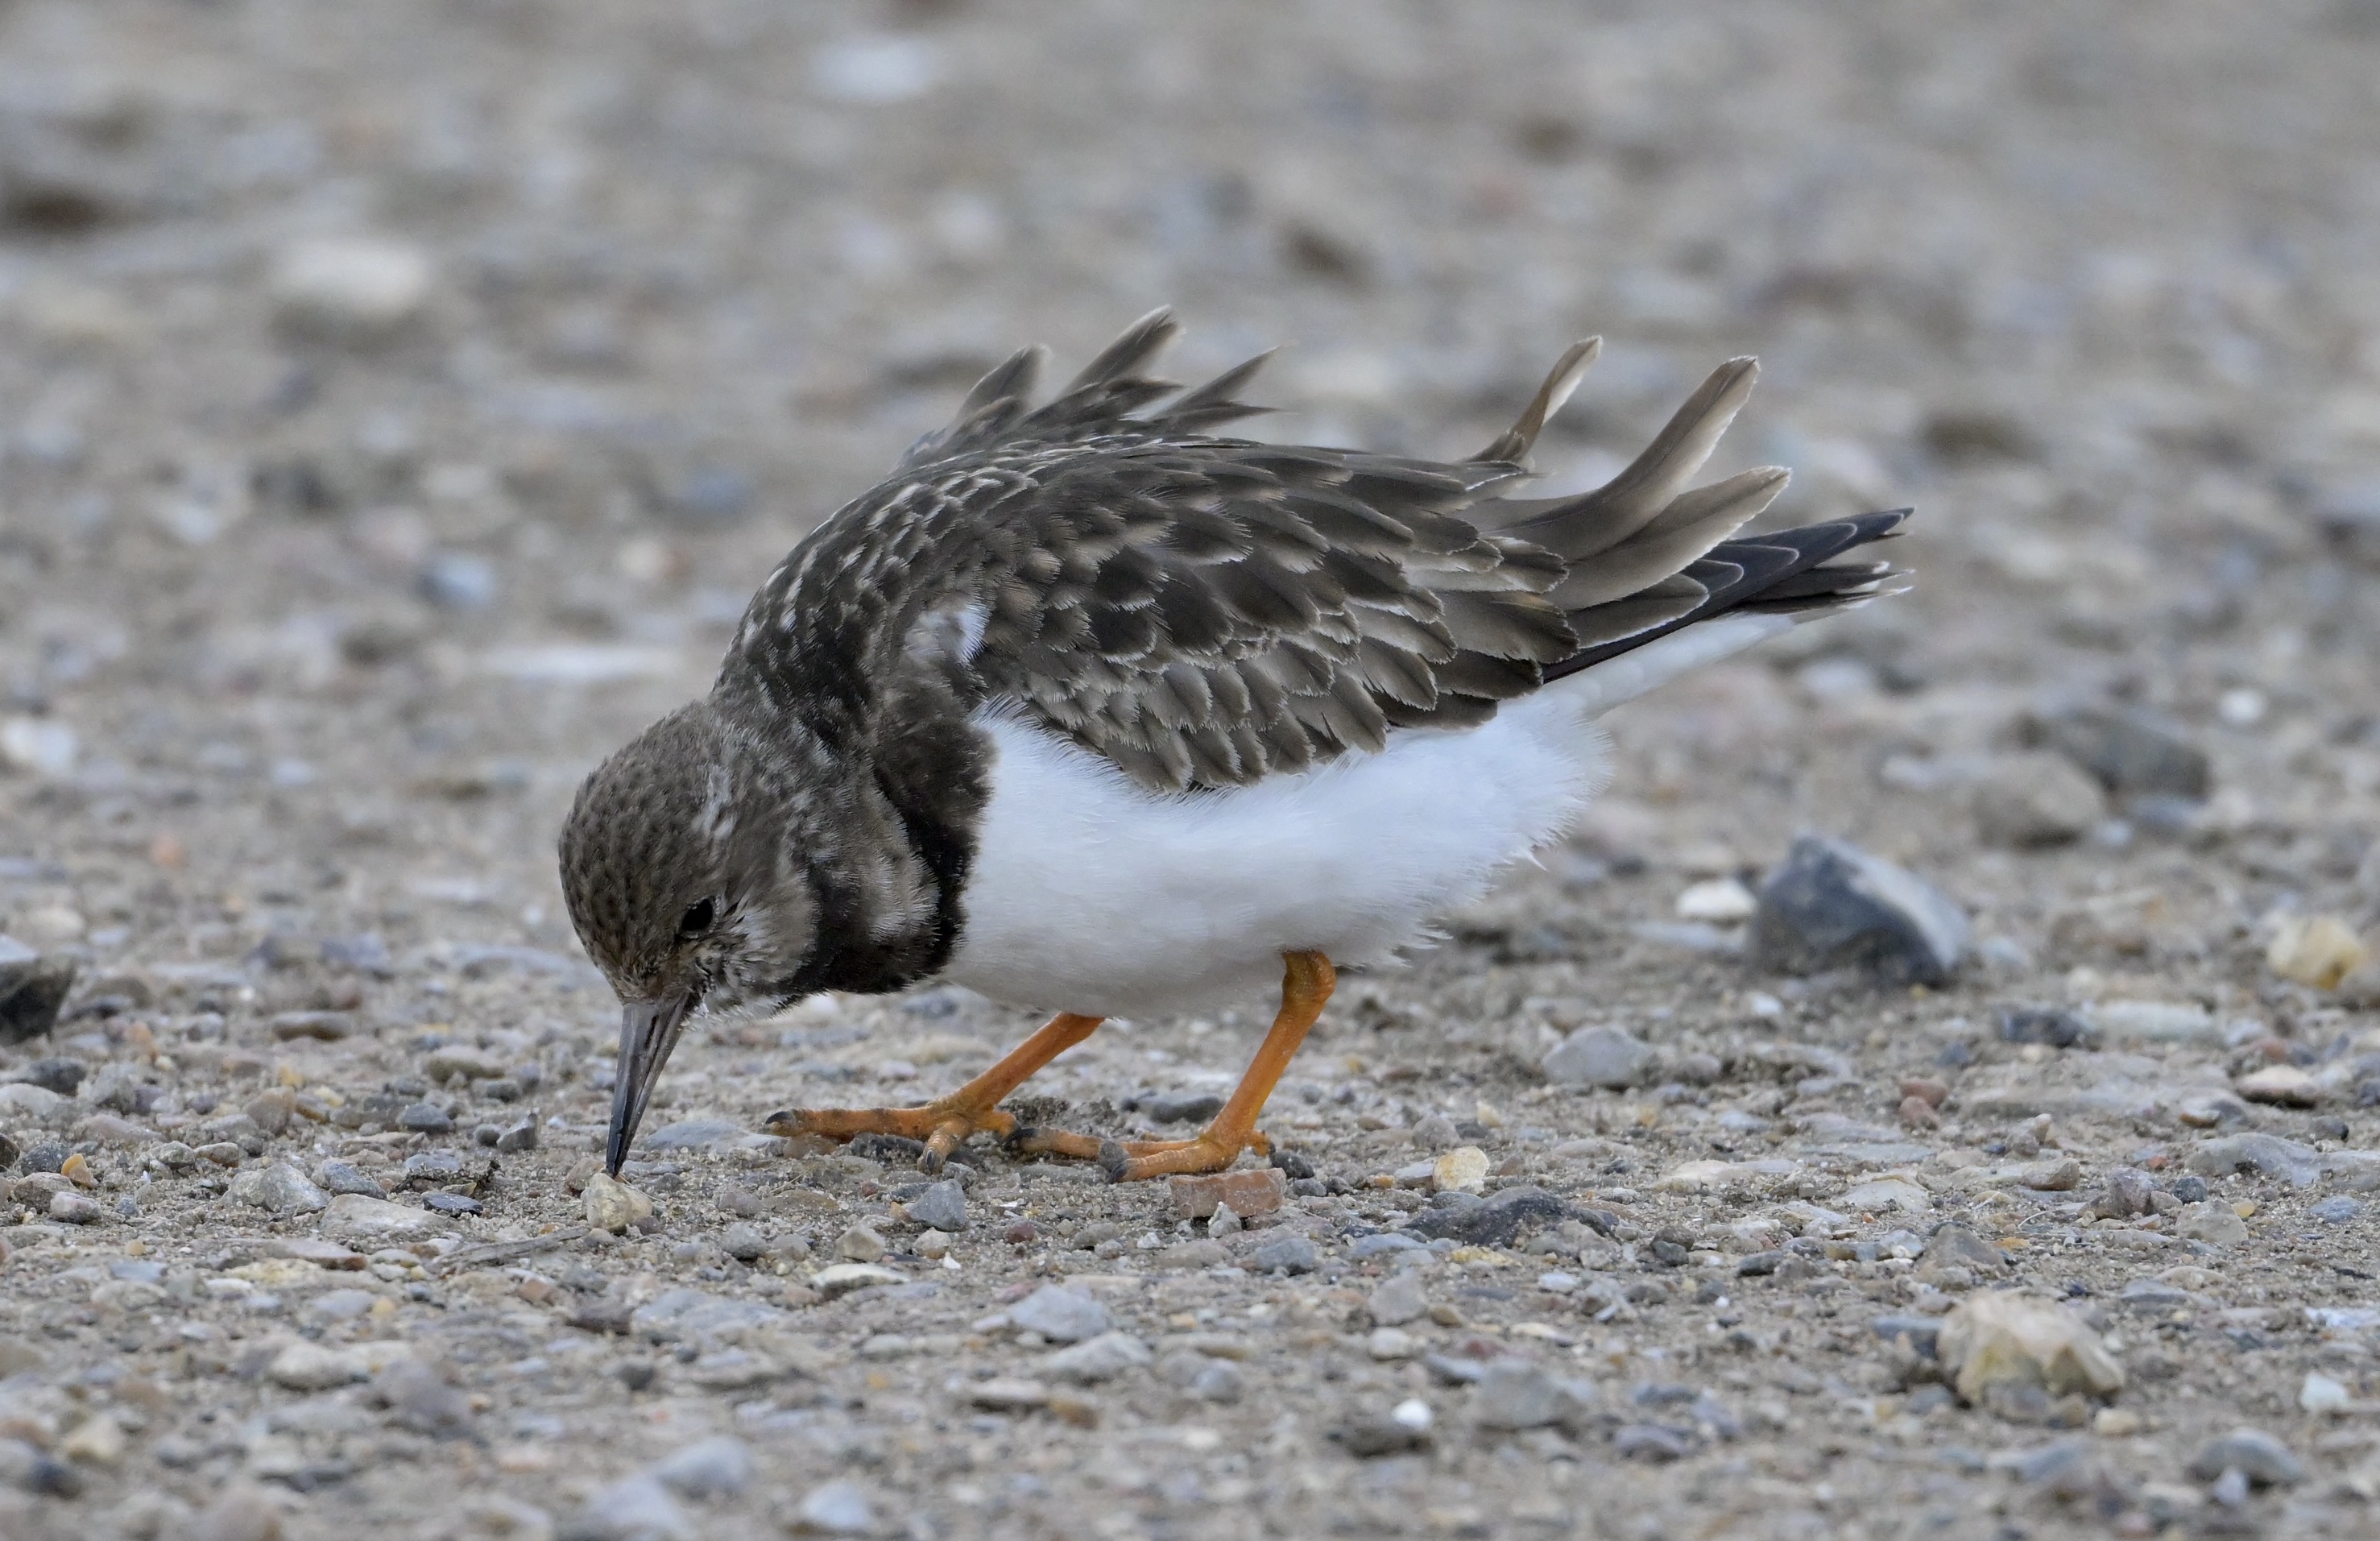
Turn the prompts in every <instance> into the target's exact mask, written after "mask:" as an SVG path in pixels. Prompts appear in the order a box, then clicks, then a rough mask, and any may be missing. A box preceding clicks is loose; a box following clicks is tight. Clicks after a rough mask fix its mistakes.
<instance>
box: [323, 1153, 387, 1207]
mask: <svg viewBox="0 0 2380 1541" xmlns="http://www.w3.org/2000/svg"><path fill="white" fill-rule="evenodd" d="M314 1181H315V1182H317V1183H321V1184H322V1188H323V1190H324V1191H325V1192H328V1193H332V1194H361V1195H363V1196H365V1197H366V1198H386V1197H387V1196H388V1190H387V1189H386V1188H384V1187H382V1186H381V1185H380V1184H379V1183H376V1182H374V1181H373V1180H372V1179H370V1177H367V1176H365V1175H364V1173H363V1172H362V1171H361V1170H360V1169H358V1168H357V1167H354V1166H351V1165H349V1164H348V1163H347V1162H346V1161H324V1162H323V1163H322V1165H321V1166H318V1167H316V1168H315V1169H314Z"/></svg>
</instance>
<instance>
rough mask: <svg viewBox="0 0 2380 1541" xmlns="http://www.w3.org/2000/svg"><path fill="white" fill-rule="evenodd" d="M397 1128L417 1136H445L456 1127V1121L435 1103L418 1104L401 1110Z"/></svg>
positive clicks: (397, 1118) (398, 1113)
mask: <svg viewBox="0 0 2380 1541" xmlns="http://www.w3.org/2000/svg"><path fill="white" fill-rule="evenodd" d="M396 1126H397V1127H398V1128H399V1129H405V1130H409V1131H411V1132H412V1133H414V1134H417V1135H443V1134H446V1133H447V1132H449V1131H450V1130H452V1129H453V1128H454V1127H455V1121H454V1119H453V1118H451V1117H449V1116H448V1115H447V1112H446V1110H445V1109H443V1108H442V1107H440V1106H439V1105H438V1104H437V1103H435V1102H416V1103H414V1104H412V1105H411V1106H409V1107H407V1108H404V1109H401V1110H399V1111H398V1112H397V1115H396Z"/></svg>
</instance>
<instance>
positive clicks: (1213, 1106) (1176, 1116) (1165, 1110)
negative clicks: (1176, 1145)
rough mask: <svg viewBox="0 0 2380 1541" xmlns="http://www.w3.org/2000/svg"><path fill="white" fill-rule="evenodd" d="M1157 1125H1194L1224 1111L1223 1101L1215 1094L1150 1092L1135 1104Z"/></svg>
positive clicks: (1137, 1108) (1136, 1108)
mask: <svg viewBox="0 0 2380 1541" xmlns="http://www.w3.org/2000/svg"><path fill="white" fill-rule="evenodd" d="M1134 1106H1135V1110H1137V1111H1140V1112H1143V1113H1146V1114H1147V1115H1148V1117H1149V1119H1150V1121H1151V1122H1157V1123H1192V1122H1202V1121H1204V1120H1207V1119H1210V1118H1213V1117H1214V1116H1215V1115H1216V1114H1217V1113H1219V1112H1221V1111H1222V1110H1223V1099H1222V1098H1220V1097H1219V1096H1217V1095H1216V1094H1215V1093H1213V1092H1186V1091H1162V1092H1150V1093H1148V1094H1147V1095H1146V1096H1144V1097H1142V1098H1139V1100H1138V1101H1137V1102H1135V1104H1134Z"/></svg>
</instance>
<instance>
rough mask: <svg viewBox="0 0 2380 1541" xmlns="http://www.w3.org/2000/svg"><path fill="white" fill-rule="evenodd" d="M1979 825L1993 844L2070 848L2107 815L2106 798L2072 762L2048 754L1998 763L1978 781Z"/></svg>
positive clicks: (2033, 753)
mask: <svg viewBox="0 0 2380 1541" xmlns="http://www.w3.org/2000/svg"><path fill="white" fill-rule="evenodd" d="M1974 804H1975V823H1976V826H1977V830H1978V832H1980V833H1981V834H1982V835H1983V837H1984V840H1985V842H1986V843H1989V844H1993V845H2007V846H2013V847H2015V848H2017V849H2019V850H2038V849H2042V848H2045V847H2048V846H2053V845H2070V844H2072V843H2074V842H2075V841H2078V840H2080V839H2082V838H2083V836H2084V835H2086V834H2089V833H2090V832H2091V831H2092V830H2093V829H2095V828H2096V827H2097V826H2098V824H2099V822H2100V821H2101V820H2102V819H2106V818H2107V794H2106V792H2105V791H2104V790H2102V788H2101V787H2100V784H2099V783H2098V781H2097V779H2096V778H2095V777H2093V776H2091V775H2090V774H2089V773H2087V772H2086V771H2083V769H2082V768H2081V767H2079V766H2077V765H2076V764H2075V763H2074V762H2073V761H2072V760H2070V759H2068V758H2065V757H2064V756H2062V755H2056V754H2052V753H2049V752H2048V751H2046V750H2034V751H2030V752H2027V753H2023V754H2016V755H2008V756H2003V757H2001V758H1998V759H1995V760H1994V761H1993V762H1992V764H1991V766H1990V768H1989V769H1988V770H1986V771H1985V772H1984V775H1983V777H1982V778H1981V779H1980V780H1979V781H1978V782H1977V783H1975V795H1974Z"/></svg>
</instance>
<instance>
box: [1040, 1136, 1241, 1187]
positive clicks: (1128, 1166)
mask: <svg viewBox="0 0 2380 1541" xmlns="http://www.w3.org/2000/svg"><path fill="white" fill-rule="evenodd" d="M1005 1143H1006V1144H1007V1146H1008V1147H1009V1148H1010V1149H1011V1150H1017V1151H1024V1152H1026V1153H1028V1154H1032V1155H1039V1156H1071V1157H1074V1158H1075V1159H1080V1160H1086V1161H1097V1162H1098V1163H1099V1170H1100V1171H1104V1172H1106V1173H1107V1175H1108V1180H1109V1181H1110V1182H1111V1183H1136V1182H1139V1181H1141V1180H1142V1179H1144V1178H1149V1177H1172V1176H1174V1175H1177V1174H1179V1173H1184V1172H1199V1171H1222V1170H1223V1169H1224V1168H1226V1167H1228V1166H1230V1165H1231V1164H1232V1163H1233V1161H1236V1160H1238V1159H1239V1157H1240V1152H1241V1151H1243V1150H1253V1151H1255V1152H1256V1153H1257V1155H1259V1156H1266V1155H1269V1154H1271V1152H1272V1141H1271V1140H1270V1139H1269V1137H1267V1136H1266V1135H1264V1134H1263V1132H1261V1131H1259V1130H1254V1129H1251V1130H1249V1131H1248V1132H1247V1133H1246V1135H1244V1136H1242V1137H1241V1138H1239V1139H1236V1140H1234V1139H1233V1138H1232V1136H1231V1135H1229V1134H1228V1133H1224V1132H1220V1131H1218V1130H1216V1129H1215V1128H1213V1127H1212V1126H1209V1127H1208V1128H1207V1129H1205V1130H1202V1131H1201V1132H1199V1134H1197V1135H1195V1136H1194V1137H1192V1138H1190V1139H1186V1140H1107V1139H1101V1138H1099V1136H1098V1135H1070V1134H1067V1133H1066V1132H1064V1131H1063V1130H1059V1129H1019V1130H1017V1131H1016V1132H1015V1133H1014V1134H1012V1135H1008V1136H1007V1139H1006V1142H1005Z"/></svg>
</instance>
